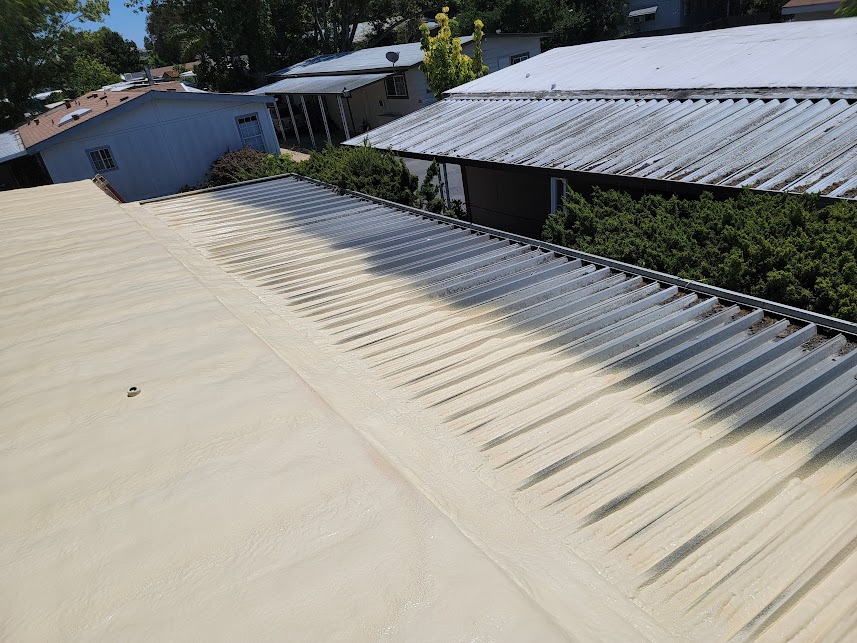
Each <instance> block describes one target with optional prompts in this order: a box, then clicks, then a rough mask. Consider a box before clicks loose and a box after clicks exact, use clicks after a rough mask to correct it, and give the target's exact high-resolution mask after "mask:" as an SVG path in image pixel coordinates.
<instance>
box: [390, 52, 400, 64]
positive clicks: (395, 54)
mask: <svg viewBox="0 0 857 643" xmlns="http://www.w3.org/2000/svg"><path fill="white" fill-rule="evenodd" d="M387 60H389V61H390V62H391V63H393V66H394V67H395V66H396V63H397V62H398V61H399V52H398V51H388V52H387Z"/></svg>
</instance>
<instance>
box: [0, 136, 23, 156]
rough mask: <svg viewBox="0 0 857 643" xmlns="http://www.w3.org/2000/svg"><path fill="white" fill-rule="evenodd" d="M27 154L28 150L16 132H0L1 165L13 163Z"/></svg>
mask: <svg viewBox="0 0 857 643" xmlns="http://www.w3.org/2000/svg"><path fill="white" fill-rule="evenodd" d="M26 154H27V150H26V148H25V147H24V144H23V143H22V142H21V137H20V136H19V135H18V132H16V131H15V130H11V131H8V132H0V163H4V162H6V161H11V160H12V159H15V158H18V157H19V156H25V155H26Z"/></svg>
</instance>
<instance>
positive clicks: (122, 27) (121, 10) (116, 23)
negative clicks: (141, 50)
mask: <svg viewBox="0 0 857 643" xmlns="http://www.w3.org/2000/svg"><path fill="white" fill-rule="evenodd" d="M75 26H76V27H77V28H78V29H98V28H100V27H102V26H106V27H109V28H110V29H112V30H113V31H118V32H119V33H121V34H122V37H123V38H125V39H127V40H133V41H134V42H135V43H137V46H138V47H142V46H143V36H144V35H146V13H145V12H140V13H134V12H133V11H132V10H131V9H129V8H128V7H126V6H125V0H110V15H109V16H107V17H106V18H105V19H104V24H103V25H101V24H99V23H97V22H84V23H78V24H77V25H75Z"/></svg>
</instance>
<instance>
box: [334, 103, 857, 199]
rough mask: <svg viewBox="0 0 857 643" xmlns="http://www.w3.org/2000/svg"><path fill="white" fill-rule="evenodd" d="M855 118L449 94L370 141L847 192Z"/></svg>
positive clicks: (827, 108) (508, 160)
mask: <svg viewBox="0 0 857 643" xmlns="http://www.w3.org/2000/svg"><path fill="white" fill-rule="evenodd" d="M855 117H857V103H855V102H853V101H849V100H846V99H839V100H830V99H822V100H810V99H805V100H798V99H768V100H766V99H761V98H759V99H752V98H740V99H704V98H700V99H686V100H676V99H672V100H670V99H648V100H645V99H630V98H629V99H595V98H592V99H552V98H550V99H549V98H545V99H524V98H520V99H519V98H509V99H505V98H465V97H455V98H451V99H446V100H443V101H440V102H438V103H435V104H434V105H430V106H428V107H426V108H424V109H422V110H420V111H419V112H415V113H413V114H409V115H407V116H404V117H403V118H400V119H398V120H396V121H394V122H392V123H389V124H387V125H384V126H382V127H379V128H377V129H374V130H372V131H370V132H369V133H368V138H369V141H370V143H371V144H372V145H373V146H375V147H378V148H382V149H388V148H389V149H393V150H395V151H397V152H400V153H402V154H421V155H425V156H437V157H445V158H450V159H470V160H474V161H485V162H494V163H504V164H509V165H526V166H533V167H540V168H548V169H556V170H566V171H574V172H594V173H599V174H611V175H619V176H626V177H632V178H634V179H651V180H665V181H679V182H683V183H698V184H703V185H710V186H723V187H743V186H747V187H751V188H757V189H764V190H779V191H786V192H819V193H821V194H825V195H829V196H834V197H846V198H853V197H857V186H855V185H854V184H853V181H852V179H853V178H854V177H855V173H857V168H855V162H857V118H855ZM437 123H442V124H443V127H442V128H441V129H438V128H437ZM365 136H367V135H361V137H360V140H359V141H358V140H357V139H351V140H350V141H347V142H346V144H351V145H358V144H362V143H363V139H364V138H365Z"/></svg>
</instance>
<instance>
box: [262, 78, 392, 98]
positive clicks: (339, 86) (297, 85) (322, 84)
mask: <svg viewBox="0 0 857 643" xmlns="http://www.w3.org/2000/svg"><path fill="white" fill-rule="evenodd" d="M389 75H390V74H343V75H342V76H302V77H300V78H283V79H282V80H278V81H277V82H275V83H271V84H270V85H265V86H264V87H259V88H258V89H254V90H253V91H251V92H248V93H249V94H337V95H338V94H342V93H343V92H348V91H352V90H354V89H359V88H360V87H365V86H366V85H371V84H372V83H375V82H378V81H379V80H383V79H384V78H386V77H387V76H389Z"/></svg>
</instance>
